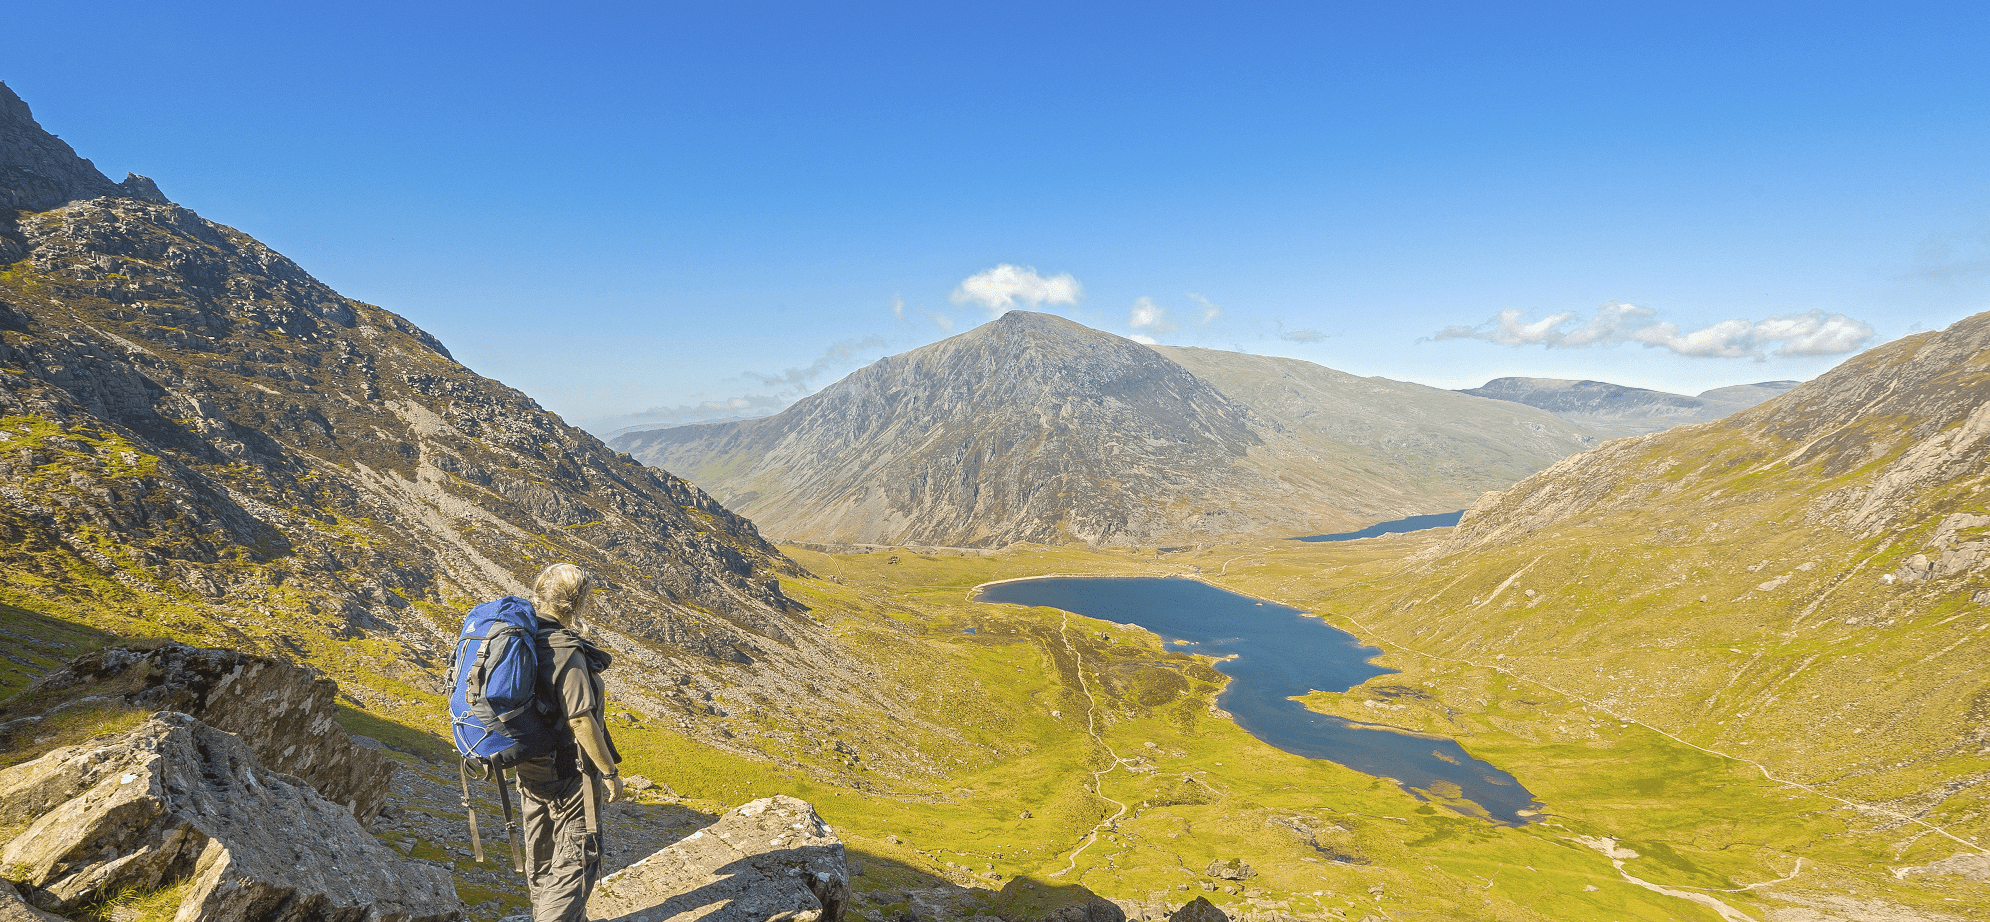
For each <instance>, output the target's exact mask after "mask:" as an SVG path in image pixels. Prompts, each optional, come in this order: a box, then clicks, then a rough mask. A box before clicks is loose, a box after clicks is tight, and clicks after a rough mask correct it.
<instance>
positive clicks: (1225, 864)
mask: <svg viewBox="0 0 1990 922" xmlns="http://www.w3.org/2000/svg"><path fill="white" fill-rule="evenodd" d="M1202 873H1203V874H1204V875H1205V876H1208V877H1214V878H1216V879H1218V880H1250V879H1251V878H1253V877H1256V876H1258V872H1257V871H1256V870H1255V869H1253V868H1252V867H1251V866H1250V865H1248V864H1245V863H1244V862H1243V861H1242V860H1241V859H1238V858H1231V859H1229V860H1227V861H1226V860H1224V859H1221V858H1218V859H1217V860H1215V861H1211V862H1210V863H1209V868H1208V869H1207V870H1205V871H1203V872H1202Z"/></svg>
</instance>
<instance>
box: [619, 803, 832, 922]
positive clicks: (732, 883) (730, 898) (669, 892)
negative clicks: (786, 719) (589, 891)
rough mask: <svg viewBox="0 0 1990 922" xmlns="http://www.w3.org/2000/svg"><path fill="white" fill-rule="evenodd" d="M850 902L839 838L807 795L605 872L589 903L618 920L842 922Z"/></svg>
mask: <svg viewBox="0 0 1990 922" xmlns="http://www.w3.org/2000/svg"><path fill="white" fill-rule="evenodd" d="M849 900H850V875H849V871H848V869H847V867H846V865H845V864H844V860H843V842H842V840H840V839H838V838H837V837H836V835H835V833H834V831H833V830H831V829H830V828H829V826H828V825H827V824H825V823H823V821H822V818H821V817H819V816H816V815H815V808H813V807H811V806H809V805H808V803H807V802H806V801H801V800H797V799H795V798H793V797H787V796H781V795H777V796H774V797H766V798H762V799H760V800H756V801H753V802H752V803H748V804H746V805H744V806H741V807H739V808H738V809H735V810H733V811H731V812H729V813H727V814H726V815H724V816H722V817H720V818H719V820H718V821H717V822H715V823H713V824H712V825H710V826H708V827H706V828H705V829H704V830H702V831H700V832H696V833H692V834H691V835H690V836H689V837H687V838H685V839H683V840H681V841H679V842H677V843H676V844H673V845H671V846H670V847H668V848H665V849H663V850H662V851H659V852H657V853H656V854H654V855H651V856H649V857H648V858H645V859H643V860H641V861H638V862H636V863H635V864H633V865H630V866H629V867H627V868H625V869H623V870H622V871H620V872H617V873H615V874H611V875H609V876H608V877H607V878H606V879H604V880H602V881H601V883H600V885H598V886H596V887H595V888H594V895H593V896H592V897H590V898H589V899H588V903H587V907H588V916H589V918H592V919H597V920H605V919H613V920H617V922H667V920H672V919H679V918H682V919H684V920H689V919H699V920H702V922H769V920H776V919H779V920H789V922H840V920H841V919H842V918H843V909H844V907H845V906H846V905H847V904H848V903H849ZM715 904H717V908H716V909H714V908H712V907H713V906H714V905H715Z"/></svg>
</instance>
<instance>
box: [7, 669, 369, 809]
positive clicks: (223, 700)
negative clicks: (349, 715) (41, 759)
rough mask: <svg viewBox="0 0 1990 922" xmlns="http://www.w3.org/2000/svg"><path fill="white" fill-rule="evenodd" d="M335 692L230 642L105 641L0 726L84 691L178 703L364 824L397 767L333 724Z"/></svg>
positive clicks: (133, 701) (162, 706) (92, 695)
mask: <svg viewBox="0 0 1990 922" xmlns="http://www.w3.org/2000/svg"><path fill="white" fill-rule="evenodd" d="M338 691H339V689H338V685H337V683H334V682H332V681H331V680H330V679H323V678H319V677H318V676H317V675H316V674H314V673H312V672H311V671H310V670H309V669H304V668H301V667H298V666H292V665H289V664H286V663H281V662H277V661H276V660H272V659H266V658H264V657H260V656H251V655H249V654H246V653H241V652H238V651H234V650H204V649H200V648H196V647H189V646H186V645H184V644H176V643H172V644H164V645H158V646H153V647H151V648H149V649H147V648H143V647H131V646H121V647H109V648H106V649H103V650H98V651H95V652H93V653H88V654H85V655H83V656H80V657H77V658H76V659H74V660H71V661H70V662H69V663H68V664H67V665H65V666H63V667H61V668H59V669H57V670H56V671H54V672H51V673H49V674H47V675H45V676H43V677H41V678H40V679H38V680H36V681H35V682H34V684H32V685H30V686H28V688H27V689H26V690H24V691H23V692H22V693H21V694H20V696H19V697H18V698H16V699H14V700H12V701H10V702H8V704H7V705H6V706H5V707H0V724H8V723H10V722H12V721H15V720H23V719H27V718H31V717H38V716H41V715H43V714H45V713H46V711H44V710H42V708H44V707H47V706H50V705H56V703H57V702H71V701H75V700H77V699H81V698H88V699H90V700H91V701H92V702H93V703H103V702H105V701H108V700H116V701H118V702H121V703H122V704H123V705H124V706H126V707H129V708H134V709H138V710H145V711H179V712H181V713H185V714H188V715H191V716H192V717H194V718H195V719H197V720H199V721H201V722H202V723H205V724H207V725H208V726H211V727H214V728H216V729H220V730H226V731H228V732H230V733H233V734H235V735H237V736H239V737H241V738H242V741H243V742H244V743H245V744H247V745H248V746H249V747H250V748H251V749H253V750H254V751H255V753H256V757H257V758H258V759H259V760H260V761H261V763H262V764H263V765H264V766H266V767H268V768H270V769H271V770H273V771H276V772H278V773H281V774H285V775H295V776H296V777H298V778H301V779H303V780H304V781H305V782H306V783H308V784H310V785H311V786H312V788H314V789H316V790H317V791H318V793H320V794H322V795H324V796H325V798H326V799H328V800H330V801H332V802H333V803H336V804H343V805H344V806H345V807H346V808H347V809H348V810H350V811H352V814H353V816H355V817H356V818H358V819H359V821H360V822H361V823H367V822H369V821H371V820H372V819H373V816H374V814H376V813H378V812H380V804H381V802H382V801H383V800H384V799H385V798H386V796H387V791H388V789H389V787H390V784H391V782H392V781H393V776H394V768H395V765H394V761H393V760H392V759H389V758H387V757H385V756H383V755H381V754H379V753H377V752H374V751H372V750H370V749H366V748H363V747H361V746H357V745H354V744H353V742H352V740H351V738H350V737H348V736H347V735H346V732H345V731H344V730H343V729H340V728H339V726H338V725H337V724H336V723H334V722H333V717H334V715H335V714H336V712H337V710H338ZM56 706H59V705H56ZM23 729H27V730H29V732H32V728H27V727H24V728H23Z"/></svg>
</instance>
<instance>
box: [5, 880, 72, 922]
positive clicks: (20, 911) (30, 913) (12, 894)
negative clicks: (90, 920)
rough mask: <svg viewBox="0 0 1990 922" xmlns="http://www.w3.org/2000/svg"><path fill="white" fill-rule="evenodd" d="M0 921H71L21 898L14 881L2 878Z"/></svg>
mask: <svg viewBox="0 0 1990 922" xmlns="http://www.w3.org/2000/svg"><path fill="white" fill-rule="evenodd" d="M0 922H69V920H68V919H64V918H63V917H61V916H58V915H56V914H54V913H50V912H43V911H41V910H40V909H37V908H35V905H34V904H33V903H30V902H28V901H27V900H24V899H22V898H21V894H20V892H19V891H17V890H15V889H14V882H13V881H10V880H7V879H5V878H0Z"/></svg>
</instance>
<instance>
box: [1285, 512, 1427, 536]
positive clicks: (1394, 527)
mask: <svg viewBox="0 0 1990 922" xmlns="http://www.w3.org/2000/svg"><path fill="white" fill-rule="evenodd" d="M1464 517H1465V510H1463V509H1460V510H1458V511H1457V512H1433V513H1431V514H1430V515H1413V516H1410V517H1409V518H1406V519H1397V520H1395V521H1393V522H1378V523H1376V524H1374V525H1370V526H1368V527H1367V528H1364V529H1362V530H1360V531H1346V532H1341V533H1340V534H1338V535H1308V536H1307V537H1304V538H1293V539H1291V540H1293V541H1353V540H1354V539H1356V538H1380V537H1382V536H1383V535H1393V534H1399V533H1401V532H1406V531H1422V530H1424V529H1426V528H1449V527H1451V526H1453V525H1456V524H1458V520H1459V519H1462V518H1464Z"/></svg>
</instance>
